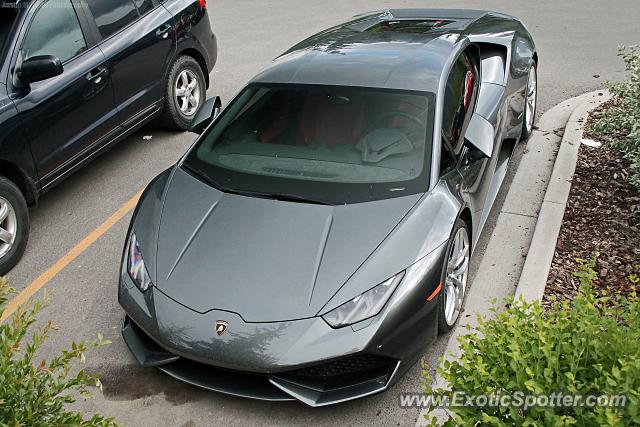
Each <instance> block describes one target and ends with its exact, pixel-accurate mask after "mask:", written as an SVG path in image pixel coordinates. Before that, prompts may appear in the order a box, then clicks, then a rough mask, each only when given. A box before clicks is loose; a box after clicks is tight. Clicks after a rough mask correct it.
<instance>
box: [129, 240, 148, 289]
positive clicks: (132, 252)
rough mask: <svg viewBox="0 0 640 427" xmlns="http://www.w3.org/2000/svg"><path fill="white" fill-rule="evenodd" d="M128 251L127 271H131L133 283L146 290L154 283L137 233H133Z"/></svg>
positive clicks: (130, 275)
mask: <svg viewBox="0 0 640 427" xmlns="http://www.w3.org/2000/svg"><path fill="white" fill-rule="evenodd" d="M127 253H128V256H127V272H128V273H129V277H131V280H133V283H135V284H136V286H137V287H138V289H140V290H141V291H142V292H145V291H146V290H147V289H149V288H150V287H151V285H152V283H151V277H149V272H148V271H147V267H146V266H145V264H144V259H143V258H142V251H140V246H139V245H138V238H137V237H136V233H131V238H130V239H129V248H128V250H127Z"/></svg>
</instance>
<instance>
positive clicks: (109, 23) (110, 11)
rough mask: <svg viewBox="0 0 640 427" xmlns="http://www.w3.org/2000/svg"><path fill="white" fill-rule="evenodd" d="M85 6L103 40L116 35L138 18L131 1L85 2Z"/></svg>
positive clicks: (106, 0)
mask: <svg viewBox="0 0 640 427" xmlns="http://www.w3.org/2000/svg"><path fill="white" fill-rule="evenodd" d="M87 4H88V5H89V10H90V11H91V13H92V14H93V17H94V19H95V20H96V24H97V25H98V29H99V30H100V34H101V35H102V37H103V38H107V37H109V36H110V35H112V34H114V33H117V32H118V31H120V30H121V29H123V28H124V27H126V26H127V25H129V24H130V23H132V22H133V21H135V20H136V19H138V16H139V15H138V10H137V9H136V6H135V4H133V0H87Z"/></svg>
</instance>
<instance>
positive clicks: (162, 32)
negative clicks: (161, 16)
mask: <svg viewBox="0 0 640 427" xmlns="http://www.w3.org/2000/svg"><path fill="white" fill-rule="evenodd" d="M172 28H173V27H172V26H171V25H169V24H164V25H163V26H162V27H160V28H158V31H156V36H158V37H159V38H161V39H166V38H167V37H169V32H170V31H171V29H172Z"/></svg>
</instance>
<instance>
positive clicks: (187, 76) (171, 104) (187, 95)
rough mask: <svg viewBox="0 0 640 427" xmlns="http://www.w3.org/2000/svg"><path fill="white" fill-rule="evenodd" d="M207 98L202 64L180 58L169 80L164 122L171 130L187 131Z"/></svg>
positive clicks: (172, 68) (187, 58)
mask: <svg viewBox="0 0 640 427" xmlns="http://www.w3.org/2000/svg"><path fill="white" fill-rule="evenodd" d="M206 97H207V92H206V81H205V78H204V74H203V73H202V69H201V68H200V64H198V62H197V61H196V60H195V59H193V58H192V57H190V56H186V55H183V56H180V57H178V59H176V61H175V62H174V63H173V65H172V66H171V70H170V71H169V77H168V79H167V86H166V89H165V97H164V109H163V113H162V122H163V123H164V124H165V125H166V126H167V127H169V128H171V129H175V130H187V129H188V128H189V126H190V125H191V122H192V121H193V118H194V117H195V115H196V113H197V112H198V109H199V108H200V106H201V105H202V104H203V103H204V101H205V100H206Z"/></svg>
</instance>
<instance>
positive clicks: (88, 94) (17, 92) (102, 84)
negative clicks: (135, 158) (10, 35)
mask: <svg viewBox="0 0 640 427" xmlns="http://www.w3.org/2000/svg"><path fill="white" fill-rule="evenodd" d="M20 33H21V34H20V36H19V39H18V48H17V50H16V51H15V52H16V53H15V58H14V61H15V62H14V64H18V66H15V67H14V68H15V69H18V68H19V64H20V63H22V62H23V61H26V60H27V59H29V58H31V57H34V56H38V55H53V56H55V57H57V58H58V59H60V61H61V62H62V64H63V68H64V71H63V73H62V74H61V75H59V76H56V77H53V78H50V79H47V80H43V81H39V82H35V83H31V84H30V85H23V84H21V83H20V81H19V80H18V79H17V77H16V76H15V74H14V75H13V76H11V77H10V81H9V84H10V86H11V87H12V98H13V100H14V103H15V106H16V109H17V110H18V118H19V120H20V121H21V125H22V126H23V127H24V130H25V132H26V134H27V136H28V138H29V140H30V145H31V152H32V155H33V158H34V160H35V162H36V165H37V168H38V175H39V178H40V185H41V186H42V187H43V188H46V187H47V186H49V185H51V184H52V183H54V182H55V181H57V180H58V179H59V178H60V177H62V176H63V175H65V174H66V173H68V172H69V171H70V170H72V169H73V168H74V167H75V166H77V165H79V164H80V163H81V162H82V160H84V159H85V158H86V157H87V155H88V153H90V152H91V151H92V147H94V146H95V145H96V144H100V142H101V141H103V140H105V139H108V138H109V135H110V134H111V133H113V132H115V131H116V130H117V127H118V120H117V110H116V109H115V103H114V97H113V87H112V84H111V80H110V78H109V75H108V70H107V69H106V68H105V58H104V55H103V54H102V51H101V50H100V49H98V48H97V47H96V46H95V40H93V39H92V38H91V37H88V34H87V32H86V22H85V21H84V20H83V18H82V14H79V13H78V8H77V7H76V3H75V2H74V1H72V0H44V1H40V2H35V3H34V4H33V6H32V8H31V9H30V11H29V16H28V18H27V19H26V20H25V24H24V25H23V27H22V29H21V30H20Z"/></svg>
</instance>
